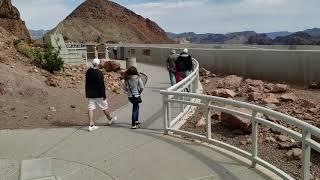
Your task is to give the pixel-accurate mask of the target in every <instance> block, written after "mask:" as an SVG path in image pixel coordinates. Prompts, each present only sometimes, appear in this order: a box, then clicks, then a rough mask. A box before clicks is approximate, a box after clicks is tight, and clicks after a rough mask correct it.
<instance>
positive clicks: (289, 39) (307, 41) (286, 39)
mask: <svg viewBox="0 0 320 180" xmlns="http://www.w3.org/2000/svg"><path fill="white" fill-rule="evenodd" d="M273 44H279V45H320V38H316V37H313V36H311V35H310V34H308V33H306V32H303V31H301V32H296V33H293V34H290V35H288V36H283V37H277V38H275V39H274V40H273Z"/></svg>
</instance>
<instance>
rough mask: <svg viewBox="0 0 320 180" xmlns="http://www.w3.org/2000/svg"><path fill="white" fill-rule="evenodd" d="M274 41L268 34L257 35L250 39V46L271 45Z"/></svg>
mask: <svg viewBox="0 0 320 180" xmlns="http://www.w3.org/2000/svg"><path fill="white" fill-rule="evenodd" d="M272 43H273V42H272V39H271V38H270V37H268V35H267V34H264V33H262V34H255V35H253V36H251V37H249V39H248V44H257V45H271V44H272Z"/></svg>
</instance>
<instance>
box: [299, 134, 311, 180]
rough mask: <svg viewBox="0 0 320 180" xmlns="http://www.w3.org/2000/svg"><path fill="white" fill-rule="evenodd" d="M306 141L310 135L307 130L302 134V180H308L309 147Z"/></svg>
mask: <svg viewBox="0 0 320 180" xmlns="http://www.w3.org/2000/svg"><path fill="white" fill-rule="evenodd" d="M307 139H311V133H310V132H308V131H307V130H303V132H302V168H301V177H302V180H309V179H310V155H311V147H310V146H309V145H308V144H307V143H306V140H307Z"/></svg>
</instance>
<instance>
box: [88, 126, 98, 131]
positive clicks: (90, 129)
mask: <svg viewBox="0 0 320 180" xmlns="http://www.w3.org/2000/svg"><path fill="white" fill-rule="evenodd" d="M97 129H99V127H98V126H89V132H91V131H95V130H97Z"/></svg>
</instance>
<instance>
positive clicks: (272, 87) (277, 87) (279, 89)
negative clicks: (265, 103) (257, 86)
mask: <svg viewBox="0 0 320 180" xmlns="http://www.w3.org/2000/svg"><path fill="white" fill-rule="evenodd" d="M266 88H267V89H268V90H269V91H270V92H271V93H285V92H287V90H288V85H285V84H272V83H269V84H267V85H266Z"/></svg>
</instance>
